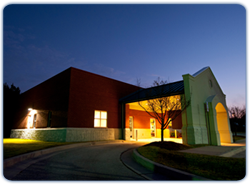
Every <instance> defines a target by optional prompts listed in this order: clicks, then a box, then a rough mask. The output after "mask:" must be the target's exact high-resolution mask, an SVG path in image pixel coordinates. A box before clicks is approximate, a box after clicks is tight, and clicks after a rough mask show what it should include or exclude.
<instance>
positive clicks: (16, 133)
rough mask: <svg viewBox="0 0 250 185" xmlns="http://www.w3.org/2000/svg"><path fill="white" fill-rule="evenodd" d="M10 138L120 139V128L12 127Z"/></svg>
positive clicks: (73, 140)
mask: <svg viewBox="0 0 250 185" xmlns="http://www.w3.org/2000/svg"><path fill="white" fill-rule="evenodd" d="M10 137H11V138H22V139H34V140H42V141H53V142H79V141H98V140H117V139H121V137H122V133H121V129H116V128H44V129H12V130H11V135H10Z"/></svg>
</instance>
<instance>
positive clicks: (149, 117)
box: [120, 81, 184, 143]
mask: <svg viewBox="0 0 250 185" xmlns="http://www.w3.org/2000/svg"><path fill="white" fill-rule="evenodd" d="M159 90H160V91H161V93H156V91H159ZM159 94H160V95H159ZM183 94H184V86H183V81H179V82H175V83H171V84H167V85H162V86H157V87H152V88H149V89H143V90H139V91H137V92H135V93H134V94H131V95H130V96H128V97H125V98H122V99H121V100H120V102H121V103H122V104H123V112H122V114H123V125H124V126H123V128H124V139H126V140H135V141H147V140H151V141H160V140H161V135H162V132H161V128H162V124H161V123H162V121H161V120H162V118H161V117H163V118H164V122H167V123H168V124H165V125H163V126H164V132H163V136H164V140H165V141H167V140H175V141H178V142H179V143H182V114H181V113H182V112H181V108H182V104H181V99H182V96H183ZM164 101H165V102H164ZM155 102H157V103H158V104H159V103H160V104H161V105H164V103H165V105H167V106H164V107H163V108H160V107H161V105H159V106H158V107H157V106H155V109H154V108H153V109H151V110H150V109H148V107H150V104H151V103H152V104H154V103H155ZM157 103H156V104H157ZM152 104H151V106H152ZM142 105H143V106H142ZM145 107H146V108H145ZM162 115H164V116H162Z"/></svg>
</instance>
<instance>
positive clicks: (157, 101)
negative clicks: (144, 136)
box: [137, 78, 190, 142]
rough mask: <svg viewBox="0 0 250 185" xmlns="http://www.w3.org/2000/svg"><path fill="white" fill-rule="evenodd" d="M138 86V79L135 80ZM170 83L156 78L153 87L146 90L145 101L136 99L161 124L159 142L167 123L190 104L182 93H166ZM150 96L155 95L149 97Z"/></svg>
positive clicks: (169, 88)
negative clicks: (172, 94)
mask: <svg viewBox="0 0 250 185" xmlns="http://www.w3.org/2000/svg"><path fill="white" fill-rule="evenodd" d="M137 85H138V86H140V81H138V80H137ZM171 88H172V86H171V84H169V83H168V82H167V81H163V80H160V78H157V80H155V81H154V82H153V87H152V88H148V89H147V90H146V92H145V91H144V92H145V93H146V95H145V96H146V97H148V98H147V100H146V101H138V104H139V105H140V107H142V108H143V109H144V111H145V112H147V113H148V114H149V115H150V116H151V117H153V118H155V119H157V121H158V122H159V123H160V125H161V142H163V141H164V130H165V129H166V128H167V126H168V125H169V123H170V122H171V121H173V120H175V118H177V117H178V116H179V115H180V114H181V113H182V112H183V111H184V110H185V109H186V108H187V107H188V106H189V104H190V100H188V101H186V99H185V97H184V95H174V96H169V95H167V93H166V91H168V92H171ZM151 97H156V98H153V99H150V98H151Z"/></svg>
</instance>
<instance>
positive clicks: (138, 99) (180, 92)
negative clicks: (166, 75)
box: [119, 80, 184, 103]
mask: <svg viewBox="0 0 250 185" xmlns="http://www.w3.org/2000/svg"><path fill="white" fill-rule="evenodd" d="M180 82H183V80H179V81H176V82H171V83H168V84H163V85H159V86H154V87H149V88H142V89H139V90H138V91H135V92H133V93H131V94H129V95H127V96H125V97H122V98H121V99H119V102H120V103H132V102H138V101H144V100H151V99H155V98H159V97H168V96H174V95H180V94H184V89H183V90H182V91H177V92H172V93H171V92H170V93H168V94H165V95H164V96H161V95H156V96H152V97H150V98H148V97H144V98H137V99H135V100H128V101H123V99H126V98H127V97H129V96H132V95H134V94H136V93H139V92H140V91H142V90H149V89H153V88H156V87H161V86H167V85H171V84H175V83H180Z"/></svg>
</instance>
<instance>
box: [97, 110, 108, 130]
mask: <svg viewBox="0 0 250 185" xmlns="http://www.w3.org/2000/svg"><path fill="white" fill-rule="evenodd" d="M96 112H99V118H96ZM102 113H106V118H102ZM96 120H99V125H98V126H95V121H96ZM102 120H105V121H106V125H105V126H101V125H102V124H101V122H102ZM94 128H108V111H105V110H94Z"/></svg>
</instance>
